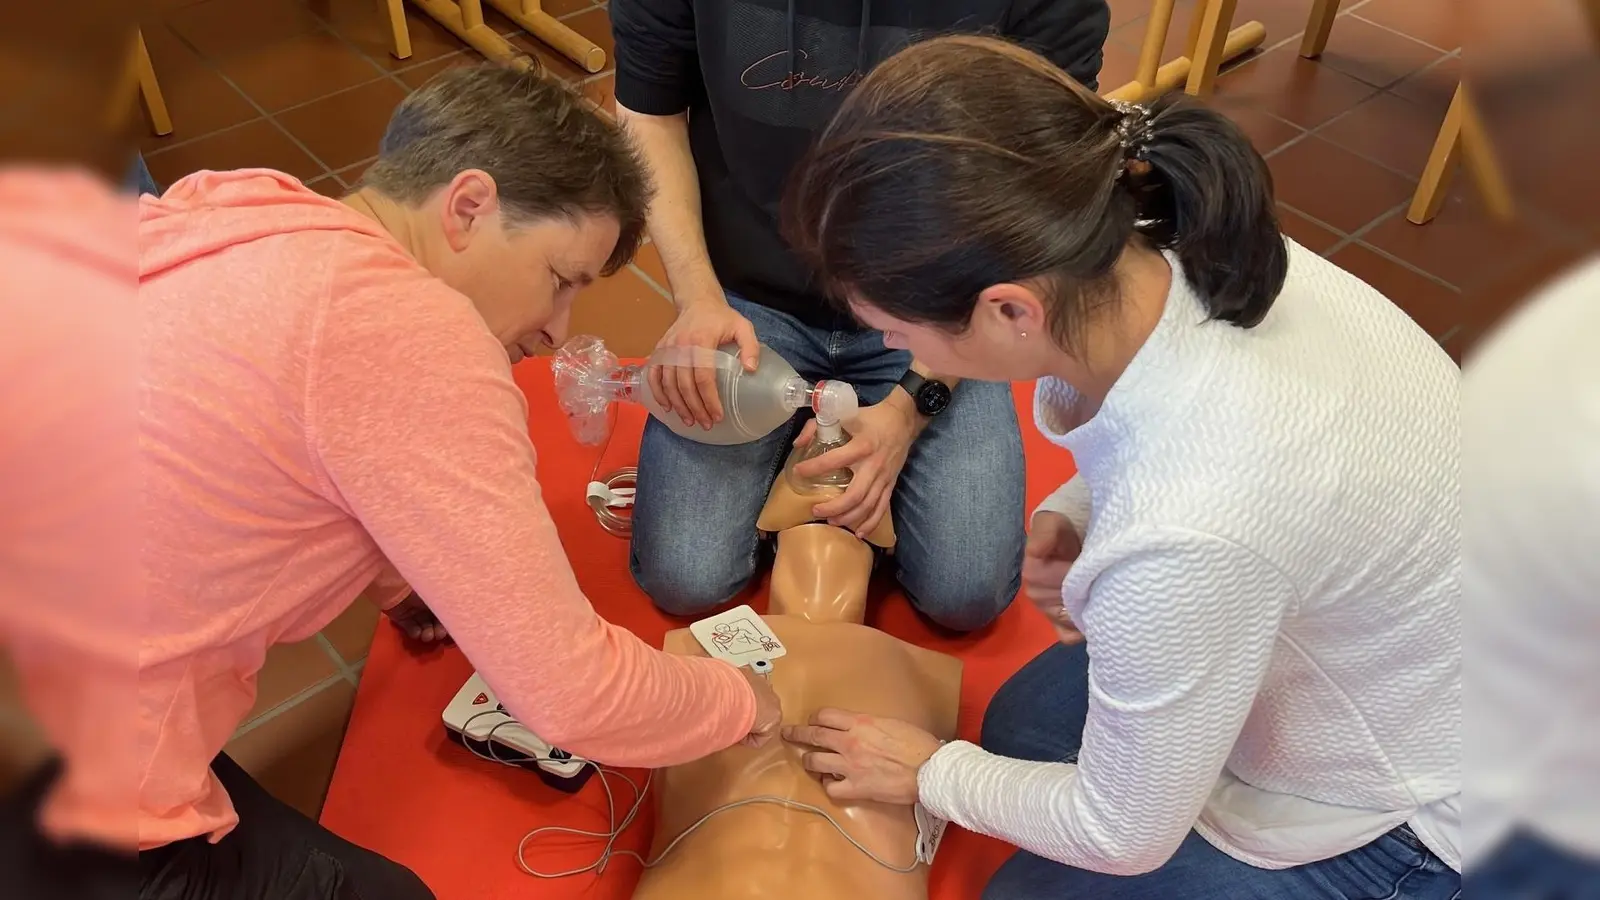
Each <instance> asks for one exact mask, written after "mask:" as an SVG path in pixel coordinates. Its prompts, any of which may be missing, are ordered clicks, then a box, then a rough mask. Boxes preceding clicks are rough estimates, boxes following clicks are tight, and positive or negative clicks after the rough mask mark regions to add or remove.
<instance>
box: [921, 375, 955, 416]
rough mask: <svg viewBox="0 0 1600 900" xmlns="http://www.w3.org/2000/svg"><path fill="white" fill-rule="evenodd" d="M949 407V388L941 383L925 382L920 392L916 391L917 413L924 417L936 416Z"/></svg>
mask: <svg viewBox="0 0 1600 900" xmlns="http://www.w3.org/2000/svg"><path fill="white" fill-rule="evenodd" d="M949 405H950V386H949V385H947V384H944V383H943V382H939V381H929V382H925V383H924V384H923V385H922V390H920V391H917V412H919V413H922V414H923V415H925V416H929V417H932V416H937V415H938V414H939V413H942V412H944V410H945V407H947V406H949Z"/></svg>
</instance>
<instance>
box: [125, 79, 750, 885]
mask: <svg viewBox="0 0 1600 900" xmlns="http://www.w3.org/2000/svg"><path fill="white" fill-rule="evenodd" d="M649 193H650V191H649V185H648V181H647V178H646V176H645V175H644V174H643V170H642V168H641V166H640V163H639V160H638V158H637V157H636V156H635V154H634V151H633V150H632V149H631V147H630V146H629V144H628V143H627V142H626V140H625V139H624V138H623V136H622V135H621V134H620V133H619V132H618V131H617V130H616V128H615V127H614V126H613V125H611V124H610V123H608V122H606V121H605V120H603V119H602V118H601V117H600V116H599V115H598V114H597V113H596V112H595V111H594V110H593V109H592V107H591V106H589V105H588V104H587V103H586V101H584V100H582V99H581V98H580V97H579V96H578V95H577V94H576V93H574V92H573V91H571V90H569V89H568V88H566V87H565V86H563V85H560V84H559V83H557V82H555V81H554V80H547V79H545V78H542V77H540V76H539V75H537V74H531V73H521V72H517V71H514V70H510V69H506V68H500V67H495V66H487V65H485V66H477V67H468V68H458V69H451V70H449V71H447V72H445V73H443V74H441V75H439V76H437V77H436V78H435V79H434V80H433V81H432V82H430V83H429V84H428V85H426V86H425V87H423V88H422V89H420V90H419V91H417V92H416V93H415V94H413V95H411V97H410V98H409V99H407V100H406V101H405V102H404V103H402V104H401V106H400V107H399V108H398V109H397V110H396V112H395V114H394V118H393V120H392V121H391V123H390V125H389V129H388V133H387V134H386V135H385V137H384V141H383V145H382V147H381V151H380V155H379V158H378V160H377V161H376V162H375V163H373V165H372V166H371V168H370V169H369V170H368V171H367V173H366V174H365V175H364V176H363V179H362V182H361V184H360V185H359V186H358V187H357V190H356V191H355V192H354V193H353V194H351V195H350V196H348V197H346V198H344V200H343V201H335V200H330V199H328V198H325V197H322V196H320V195H318V194H317V193H315V192H313V191H310V190H307V189H306V188H305V187H303V186H302V185H301V184H300V183H299V182H297V181H295V180H294V179H293V178H290V177H288V176H286V175H283V174H280V173H277V172H272V171H266V170H252V171H237V172H200V173H197V174H195V175H192V176H190V177H188V178H185V179H183V180H182V181H179V182H178V183H177V184H175V185H173V186H172V187H171V188H170V189H169V190H168V191H167V192H166V193H165V195H163V196H162V197H160V198H159V199H158V198H152V197H146V198H144V199H143V201H142V203H143V206H142V211H141V219H140V227H139V236H140V247H141V254H140V272H139V284H140V298H139V308H140V312H141V314H142V316H143V327H142V330H141V331H140V333H139V335H138V339H139V341H140V345H141V348H142V351H143V359H144V366H145V367H144V371H143V375H142V381H141V392H140V402H141V409H140V412H141V465H142V475H143V479H144V485H145V488H144V490H145V493H144V497H143V501H144V515H145V521H146V523H147V528H148V540H147V543H146V546H145V554H144V559H145V562H146V564H147V565H148V567H149V577H150V590H149V601H148V605H149V613H148V620H147V625H146V633H145V636H144V642H143V645H142V646H143V651H142V658H141V660H140V686H139V713H140V728H139V734H140V738H139V743H138V759H139V765H140V771H141V775H142V782H141V786H140V791H139V811H140V831H139V841H140V846H141V850H142V851H143V852H142V853H141V862H142V867H143V870H144V873H143V875H144V886H143V894H142V896H145V897H156V898H166V897H178V896H182V897H185V898H189V897H205V898H212V897H243V896H250V897H274V898H300V897H307V898H311V897H315V898H323V897H356V896H360V897H366V898H384V900H390V898H393V900H408V898H416V897H428V896H431V894H430V893H429V891H428V889H427V888H426V887H425V886H424V885H423V884H422V883H421V882H420V880H419V879H417V878H416V876H415V875H413V874H412V873H411V872H409V871H408V870H406V869H405V868H404V867H402V866H400V865H398V864H396V863H393V862H391V861H389V860H386V859H383V858H382V857H379V856H378V855H376V854H373V853H370V852H368V851H365V850H363V849H361V848H358V847H355V846H353V845H351V844H349V843H347V842H345V841H343V840H341V839H339V838H337V837H335V836H334V835H332V834H331V833H329V832H327V831H324V830H322V829H321V828H320V827H319V826H318V825H316V824H315V823H313V822H311V821H309V820H307V819H305V818H303V817H301V816H299V815H298V814H296V813H294V812H293V811H291V810H289V809H288V808H287V807H285V806H283V805H282V804H279V803H277V802H276V801H274V800H272V799H271V798H269V797H268V796H267V795H266V794H265V793H264V792H263V791H262V790H261V788H260V787H259V786H257V785H256V784H254V783H253V782H251V781H250V779H249V777H248V776H247V775H245V773H244V772H242V771H241V770H240V769H239V768H238V767H237V766H236V765H234V764H233V763H232V762H231V761H229V760H228V759H227V757H226V756H224V755H222V753H221V751H222V748H223V746H224V744H225V743H226V742H227V740H228V738H229V736H230V735H231V734H232V733H233V731H234V729H235V728H236V727H237V726H238V724H239V723H240V722H241V721H242V719H243V718H244V716H245V715H246V713H247V712H248V710H249V709H250V707H251V704H252V702H253V700H254V697H255V678H256V673H257V671H258V670H259V669H260V668H261V665H262V660H263V658H264V656H265V654H266V651H267V649H268V648H269V647H270V646H271V645H273V644H274V643H278V642H283V641H298V640H302V639H305V638H307V637H310V636H311V635H313V634H315V633H316V632H317V631H318V630H319V629H321V628H322V627H323V626H325V625H326V624H328V623H329V622H330V621H332V620H333V618H334V617H335V616H337V615H338V614H339V613H340V612H341V611H343V610H344V609H345V608H346V607H347V606H349V605H350V603H351V602H352V601H353V600H354V599H355V598H356V596H357V595H358V594H360V593H361V592H362V591H364V590H367V591H368V595H369V596H373V597H374V599H376V600H378V601H380V604H381V605H384V606H388V605H392V604H394V603H396V602H399V601H400V600H401V599H402V598H407V597H410V596H412V595H413V594H415V595H416V596H418V597H422V598H426V600H427V603H428V606H429V608H430V609H431V612H432V614H433V615H436V616H437V619H438V622H439V623H440V625H441V626H442V628H443V629H444V630H445V631H448V633H449V634H450V635H451V636H452V637H453V638H454V639H455V641H456V643H457V644H458V645H459V646H460V647H461V649H462V650H463V651H464V652H465V653H466V655H467V656H468V657H469V658H470V659H471V661H472V663H473V665H474V666H475V667H476V669H477V670H478V671H479V672H480V673H481V674H483V675H484V677H485V678H486V679H487V680H488V681H489V683H490V684H492V685H493V686H494V688H495V691H496V692H497V693H498V694H499V695H500V697H501V698H502V699H503V700H504V702H505V704H506V706H507V707H508V708H509V709H510V711H511V712H512V713H514V714H515V715H516V716H517V717H518V718H520V719H521V720H522V721H524V722H526V723H527V724H528V726H529V727H530V728H531V729H533V730H534V731H535V732H537V733H539V734H540V735H542V736H544V737H545V738H547V739H548V740H550V741H551V742H552V743H554V744H556V745H559V746H561V747H563V748H566V749H569V750H571V751H572V752H574V753H576V754H579V755H581V756H584V757H588V758H591V759H594V760H597V761H603V762H606V763H611V764H615V765H623V766H660V765H670V764H674V763H680V762H684V761H688V760H692V759H695V758H698V757H700V756H703V755H705V754H708V753H711V752H713V751H716V750H719V749H722V748H724V747H727V746H729V745H732V744H735V743H738V742H740V741H741V740H748V741H751V742H754V743H759V742H763V741H765V740H766V739H768V738H769V737H770V735H771V734H772V733H773V731H774V729H775V728H776V726H777V724H778V721H779V709H778V701H777V698H776V696H775V695H774V694H773V693H772V691H771V689H770V688H768V687H767V686H766V685H765V683H764V682H762V681H761V680H760V679H759V678H755V677H753V676H747V675H745V674H741V672H740V671H739V670H737V669H734V668H733V667H731V666H729V665H727V664H725V663H719V662H715V661H711V660H705V659H688V658H681V657H674V656H668V655H665V654H663V653H661V652H659V651H657V650H655V649H653V648H651V647H649V646H647V645H645V644H644V643H643V642H642V641H640V640H639V639H638V638H637V637H635V636H634V635H633V634H631V633H629V632H627V631H625V630H623V629H621V628H617V627H614V626H612V625H610V624H608V623H607V622H605V621H604V620H602V619H601V618H600V617H599V616H598V615H596V614H595V611H594V609H593V608H592V607H591V606H590V604H589V602H588V600H587V599H586V598H585V597H584V595H583V593H582V592H581V591H580V590H579V588H578V585H577V583H576V581H575V579H574V576H573V573H572V570H571V567H570V566H569V564H568V562H567V560H566V558H565V557H564V555H563V552H562V547H561V542H560V540H559V538H558V537H557V534H556V530H555V527H554V525H553V523H552V522H551V519H550V516H549V513H548V511H547V510H546V508H545V506H544V503H543V500H542V498H541V496H540V488H539V483H538V480H537V474H536V471H535V466H534V451H533V445H532V444H531V442H530V441H529V439H528V434H527V430H526V422H527V405H526V401H525V399H524V398H523V396H522V394H521V393H520V392H519V390H518V389H517V387H516V385H515V384H514V383H513V381H512V378H511V366H512V364H514V363H516V362H518V361H520V360H522V359H523V358H524V357H526V356H529V355H531V354H533V353H534V352H535V351H537V350H538V348H540V347H541V346H553V345H555V344H558V343H560V342H561V341H562V340H563V339H564V337H565V332H566V328H567V319H568V313H569V310H570V307H571V304H572V301H573V298H574V297H575V296H576V294H577V293H578V292H579V291H580V290H582V289H583V287H584V286H585V285H587V284H589V283H590V282H591V281H593V280H594V279H596V278H598V277H599V276H601V275H603V274H605V273H608V272H611V271H613V270H615V269H617V268H618V267H620V266H622V265H623V264H625V263H626V262H627V261H628V259H629V258H630V257H631V256H632V254H633V253H634V251H635V250H636V249H637V247H638V244H639V241H640V239H641V234H642V232H643V227H644V219H645V212H646V207H647V205H648V201H649ZM552 427H558V426H557V425H556V424H554V423H553V424H552ZM369 588H370V589H369ZM685 723H696V724H694V725H692V726H686V725H685ZM197 886H198V887H197Z"/></svg>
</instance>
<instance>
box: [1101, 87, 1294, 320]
mask: <svg viewBox="0 0 1600 900" xmlns="http://www.w3.org/2000/svg"><path fill="white" fill-rule="evenodd" d="M1131 115H1134V116H1146V117H1147V118H1148V124H1147V125H1146V129H1147V131H1146V138H1145V140H1144V141H1143V142H1142V143H1141V144H1138V145H1136V146H1134V147H1131V148H1130V152H1131V154H1132V156H1133V158H1134V160H1142V161H1144V162H1147V163H1149V166H1150V170H1149V173H1148V174H1146V175H1144V176H1143V177H1142V178H1141V177H1140V176H1138V175H1136V174H1135V173H1134V171H1130V172H1129V173H1128V174H1127V175H1125V176H1124V177H1125V178H1128V179H1129V180H1130V181H1131V182H1133V183H1134V184H1133V185H1132V188H1133V190H1135V191H1136V192H1138V193H1139V194H1140V195H1141V196H1142V197H1143V198H1144V200H1143V202H1142V203H1141V209H1140V215H1141V217H1142V218H1144V219H1146V220H1153V221H1150V224H1148V225H1141V226H1140V228H1139V230H1140V232H1141V233H1143V234H1144V235H1145V236H1146V237H1147V238H1148V239H1149V240H1150V241H1151V243H1152V244H1154V245H1155V246H1157V247H1161V248H1163V249H1171V250H1172V251H1173V252H1174V253H1176V254H1177V256H1178V259H1179V261H1181V262H1182V263H1183V273H1184V275H1185V277H1187V278H1188V280H1189V284H1190V285H1191V286H1192V287H1193V288H1194V290H1195V292H1196V293H1197V294H1199V295H1200V298H1201V299H1202V300H1203V301H1204V302H1205V304H1206V308H1207V309H1208V310H1209V311H1210V313H1211V317H1212V318H1214V319H1221V320H1223V321H1226V322H1232V323H1234V324H1235V325H1238V326H1240V327H1241V328H1249V327H1251V326H1253V325H1256V324H1258V323H1259V322H1260V321H1261V320H1262V319H1263V318H1265V317H1266V315H1267V311H1268V310H1270V309H1271V308H1272V302H1273V301H1274V300H1276V299H1277V297H1278V292H1279V291H1281V290H1282V289H1283V281H1284V278H1285V277H1286V276H1287V275H1288V271H1289V251H1288V248H1287V247H1286V246H1285V245H1284V242H1283V235H1282V233H1281V232H1280V231H1279V230H1278V217H1277V211H1276V206H1275V204H1274V202H1273V196H1272V172H1271V170H1269V169H1268V168H1267V164H1266V161H1265V160H1263V159H1262V158H1261V154H1259V153H1257V152H1256V150H1255V147H1254V146H1253V145H1252V144H1251V143H1250V139H1249V138H1247V137H1245V135H1244V134H1243V133H1242V132H1241V131H1240V130H1239V128H1238V126H1237V125H1234V124H1233V121H1232V120H1230V119H1229V118H1227V117H1226V116H1224V115H1222V114H1221V113H1218V112H1215V111H1214V110H1210V109H1207V108H1205V107H1203V106H1200V105H1198V104H1197V103H1195V102H1193V101H1192V100H1190V99H1189V98H1188V97H1187V96H1186V95H1184V94H1178V93H1172V94H1167V95H1166V96H1164V97H1162V98H1161V99H1159V100H1157V101H1156V102H1155V103H1154V104H1152V105H1151V106H1150V108H1149V110H1148V112H1145V111H1142V110H1136V111H1134V112H1133V113H1131Z"/></svg>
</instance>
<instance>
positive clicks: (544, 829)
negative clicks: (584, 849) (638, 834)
mask: <svg viewBox="0 0 1600 900" xmlns="http://www.w3.org/2000/svg"><path fill="white" fill-rule="evenodd" d="M496 714H499V715H504V713H500V712H499V711H498V710H485V711H484V712H480V713H477V714H476V715H474V716H472V717H471V718H469V719H467V723H466V724H468V725H470V724H471V723H472V720H473V719H476V718H478V717H479V716H485V715H496ZM513 724H517V723H515V722H513V721H511V720H510V718H509V717H507V721H504V722H500V723H497V724H496V725H495V726H494V727H493V728H491V729H489V734H488V738H490V739H491V740H486V741H485V744H486V745H487V746H488V748H489V752H488V753H484V752H482V751H480V750H478V749H477V748H476V747H474V746H473V745H472V742H470V741H469V742H467V745H466V746H467V749H468V750H470V751H472V753H473V754H474V755H475V756H478V757H480V758H482V759H486V760H489V761H490V762H497V763H500V764H501V765H505V766H512V767H515V768H524V767H526V766H528V765H534V764H537V763H539V762H572V760H557V759H551V758H548V757H546V758H543V759H540V758H533V757H530V758H526V759H521V760H513V759H502V758H500V757H499V756H497V755H495V750H494V747H495V745H494V742H493V740H492V738H493V737H494V732H495V729H498V728H502V727H505V726H507V725H513ZM465 730H466V725H463V726H462V731H463V734H464V733H465ZM582 763H583V764H584V765H585V766H588V767H590V768H592V769H594V770H595V772H596V773H597V774H598V775H599V776H600V784H601V786H602V787H603V788H604V789H605V792H606V818H607V820H608V821H609V822H610V828H609V829H608V830H606V831H591V830H588V829H583V828H571V827H568V826H565V825H543V826H540V827H538V828H535V829H533V830H532V831H530V832H528V833H527V834H525V835H523V836H522V840H520V841H518V842H517V866H518V867H520V868H521V869H522V871H524V872H526V873H528V874H529V875H532V876H534V877H535V878H550V879H554V878H570V877H572V876H573V875H582V874H584V873H585V872H594V873H596V874H600V873H603V872H605V870H606V866H608V865H610V864H611V860H613V859H615V858H616V857H618V856H625V857H628V858H630V859H634V860H637V861H638V862H639V863H640V865H642V866H644V868H646V869H649V868H654V867H655V866H657V865H660V863H661V861H662V860H664V859H666V858H667V856H668V855H669V854H671V853H672V851H673V850H675V849H677V847H678V844H679V843H681V842H682V841H683V839H684V838H687V837H688V836H689V835H691V834H693V833H694V832H695V831H696V830H698V829H699V828H700V826H702V825H704V824H706V823H707V822H709V821H711V819H712V818H713V817H715V816H717V815H718V814H720V813H724V812H727V811H728V810H730V809H738V808H739V807H741V806H755V805H758V804H769V805H773V806H782V807H785V808H788V809H794V810H799V811H800V812H807V813H812V814H813V815H817V816H821V817H822V818H823V819H824V820H825V821H827V823H828V824H829V825H832V826H833V827H834V829H835V830H836V831H838V832H839V834H840V835H842V836H843V837H844V839H845V840H846V841H849V842H850V845H851V846H853V847H855V848H856V849H857V850H859V851H861V853H862V854H863V855H865V856H866V857H867V858H868V859H870V860H872V861H873V862H874V863H877V864H878V865H880V866H882V867H883V868H885V869H888V870H889V871H891V872H895V873H898V874H901V875H905V874H909V873H911V872H915V871H916V870H917V867H918V866H920V865H922V863H921V861H920V860H918V859H916V858H915V854H913V858H912V860H911V863H910V864H909V865H905V866H897V865H895V864H893V863H891V862H888V861H887V860H885V859H883V858H882V857H880V856H878V855H877V854H876V853H873V852H872V851H871V850H869V849H868V848H867V847H866V845H865V844H862V843H861V841H860V840H858V839H857V838H856V837H855V836H854V835H852V834H851V833H850V832H849V831H847V830H845V827H844V826H843V825H842V824H840V823H839V821H838V820H837V819H835V818H834V817H833V814H832V813H830V812H828V811H827V810H825V809H823V808H822V807H820V806H814V805H812V804H810V803H801V802H800V801H798V800H790V799H788V798H785V797H777V796H773V795H770V794H763V795H761V796H757V797H746V798H745V799H743V800H735V801H733V802H732V803H724V804H723V805H721V806H719V807H717V808H715V809H713V810H711V811H710V812H708V813H706V814H705V815H703V816H701V817H700V818H699V819H698V820H696V821H695V823H694V824H692V825H690V826H689V827H688V828H685V829H684V830H683V831H681V832H679V833H678V836H677V837H675V838H673V839H672V840H671V841H670V842H668V843H667V845H666V846H665V847H663V848H661V852H660V853H658V854H656V856H655V858H653V859H646V858H645V857H644V856H643V855H641V854H639V853H637V852H635V851H633V850H619V849H617V846H616V844H617V840H618V839H619V838H621V837H622V833H623V832H624V831H626V830H627V829H628V826H630V825H632V824H633V821H634V819H636V818H638V815H639V810H640V809H641V808H643V806H644V801H645V797H646V795H647V794H648V793H649V790H650V784H651V782H652V781H653V780H654V778H655V773H653V772H652V773H651V774H650V775H648V776H646V777H645V780H644V785H643V786H642V787H641V786H639V785H637V784H635V783H634V781H633V779H631V778H629V777H628V776H627V775H624V774H623V773H621V772H618V771H616V770H614V769H608V768H605V767H604V766H601V765H599V764H597V763H594V762H591V761H589V760H582ZM607 776H614V777H616V778H620V779H621V780H622V781H623V782H624V783H626V784H627V785H628V786H629V787H630V788H633V793H634V800H633V805H632V806H630V807H629V808H628V811H627V814H626V815H624V816H623V817H622V819H621V821H618V819H617V804H616V794H615V793H614V792H613V791H612V789H611V782H610V781H609V780H607ZM541 834H570V835H576V836H578V837H592V838H598V839H602V840H604V841H605V846H604V847H602V848H601V850H600V855H599V857H597V858H596V859H595V861H594V862H592V863H590V864H588V865H586V866H582V867H579V868H576V869H568V870H566V871H563V872H541V871H539V870H537V869H535V868H533V867H532V866H530V865H528V862H527V859H526V858H525V857H524V853H525V851H526V850H527V847H528V843H529V842H530V841H532V840H533V839H534V838H536V837H538V836H539V835H541Z"/></svg>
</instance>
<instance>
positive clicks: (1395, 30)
mask: <svg viewBox="0 0 1600 900" xmlns="http://www.w3.org/2000/svg"><path fill="white" fill-rule="evenodd" d="M1367 2H1368V3H1370V2H1371V0H1367ZM1361 5H1362V6H1366V5H1367V4H1366V3H1362V4H1361ZM1350 17H1351V18H1353V19H1360V20H1361V21H1363V22H1365V23H1367V24H1368V25H1371V26H1372V27H1373V28H1377V29H1379V30H1381V31H1387V32H1389V33H1390V34H1397V35H1399V36H1400V37H1403V38H1405V39H1406V40H1408V41H1411V42H1412V43H1415V44H1421V45H1422V46H1424V47H1427V48H1428V49H1429V50H1437V51H1439V52H1440V53H1459V52H1461V48H1460V47H1457V48H1456V49H1454V50H1446V49H1445V48H1443V47H1435V46H1434V45H1432V44H1430V43H1428V42H1427V41H1425V40H1423V39H1422V38H1419V37H1417V36H1416V35H1414V34H1406V33H1405V32H1404V31H1401V30H1400V29H1398V28H1390V27H1389V26H1387V25H1385V24H1383V23H1382V22H1374V21H1372V20H1371V19H1369V18H1367V17H1365V16H1358V15H1355V10H1354V9H1352V10H1350Z"/></svg>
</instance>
